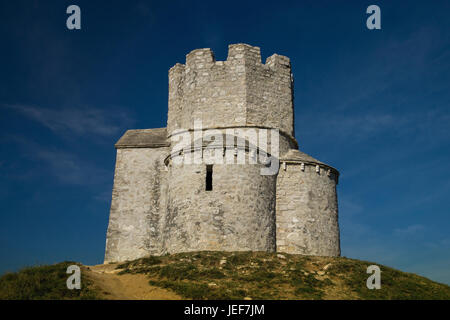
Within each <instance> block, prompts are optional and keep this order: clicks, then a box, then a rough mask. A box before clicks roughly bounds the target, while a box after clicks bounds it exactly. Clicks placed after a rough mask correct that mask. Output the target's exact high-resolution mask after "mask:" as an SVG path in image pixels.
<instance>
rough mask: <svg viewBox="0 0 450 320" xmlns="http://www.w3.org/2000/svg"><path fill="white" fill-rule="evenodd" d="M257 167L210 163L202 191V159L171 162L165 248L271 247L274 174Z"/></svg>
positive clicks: (231, 249) (273, 231)
mask: <svg viewBox="0 0 450 320" xmlns="http://www.w3.org/2000/svg"><path fill="white" fill-rule="evenodd" d="M260 168H261V165H239V164H228V165H227V164H222V165H221V164H214V165H213V177H212V181H213V189H212V190H211V191H206V190H205V184H206V165H205V164H199V165H194V164H191V165H184V164H180V165H172V166H171V168H170V169H169V177H168V182H169V192H168V200H167V215H166V223H165V225H166V227H165V231H164V235H165V236H166V237H167V238H165V243H164V246H165V247H166V249H167V251H168V252H170V253H174V252H183V251H195V250H227V251H241V250H253V251H274V250H275V187H276V177H275V176H261V175H260Z"/></svg>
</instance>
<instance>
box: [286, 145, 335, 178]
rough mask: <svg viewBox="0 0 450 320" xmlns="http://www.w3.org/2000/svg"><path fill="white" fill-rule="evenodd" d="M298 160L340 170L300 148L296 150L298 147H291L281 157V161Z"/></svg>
mask: <svg viewBox="0 0 450 320" xmlns="http://www.w3.org/2000/svg"><path fill="white" fill-rule="evenodd" d="M283 161H286V162H298V163H302V162H303V163H312V164H318V165H322V166H325V167H328V168H330V169H333V170H335V171H336V172H338V171H337V170H336V169H335V168H333V167H332V166H330V165H328V164H326V163H323V162H322V161H319V160H317V159H315V158H313V157H311V156H310V155H308V154H306V153H304V152H302V151H300V150H296V149H290V150H289V151H288V152H286V153H285V154H284V155H282V156H281V157H280V162H283Z"/></svg>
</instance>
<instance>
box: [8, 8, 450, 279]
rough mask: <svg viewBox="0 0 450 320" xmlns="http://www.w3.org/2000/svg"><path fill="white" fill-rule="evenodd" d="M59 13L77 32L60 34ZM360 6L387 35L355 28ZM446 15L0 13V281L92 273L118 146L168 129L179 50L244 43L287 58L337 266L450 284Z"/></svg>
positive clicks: (300, 131) (428, 11) (410, 11)
mask: <svg viewBox="0 0 450 320" xmlns="http://www.w3.org/2000/svg"><path fill="white" fill-rule="evenodd" d="M100 3H102V4H100ZM319 3H320V4H319ZM70 4H77V5H79V6H80V7H81V15H82V30H80V31H69V30H68V29H67V28H66V18H67V16H68V15H67V14H66V13H65V12H66V8H67V6H68V5H70ZM370 4H377V5H379V6H380V7H381V15H382V30H378V31H369V30H368V29H367V28H366V26H365V21H366V18H367V14H366V13H365V11H366V8H367V6H368V5H370ZM449 13H450V2H448V1H343V0H342V1H291V2H281V1H268V2H267V3H266V2H264V1H255V2H247V1H242V0H241V1H236V2H234V1H226V2H223V3H222V2H217V1H207V2H204V3H197V2H194V1H161V2H150V1H148V2H147V1H102V2H100V1H79V0H77V1H75V0H73V1H62V0H58V1H2V3H1V4H0V26H1V28H0V39H1V50H0V67H1V68H0V128H1V131H0V273H2V272H5V271H7V270H17V269H18V268H20V267H22V266H25V265H32V264H36V263H54V262H59V261H62V260H76V261H80V262H83V263H85V264H97V263H101V262H102V259H103V253H104V246H105V234H106V228H107V222H108V215H109V206H110V200H111V188H112V182H113V174H114V163H115V150H114V147H113V145H114V143H115V142H116V141H117V140H118V138H119V137H120V136H121V135H122V134H123V132H124V131H125V130H126V129H130V128H152V127H163V126H165V123H166V119H167V95H168V92H167V88H168V80H167V72H168V69H169V68H170V67H171V66H173V65H174V64H175V63H176V62H181V63H184V61H185V55H186V54H187V53H188V52H189V51H191V50H193V49H196V48H204V47H209V48H212V50H213V51H214V52H215V55H216V59H217V60H224V59H226V55H227V46H228V44H230V43H239V42H244V43H249V44H251V45H256V46H259V47H260V48H261V52H262V55H263V61H265V59H266V58H267V57H268V56H270V55H272V54H273V53H278V54H282V55H286V56H288V57H290V58H291V62H292V65H293V72H294V77H295V124H296V127H295V131H296V135H297V139H298V141H299V144H300V148H301V149H302V150H303V151H305V152H307V153H309V154H311V155H312V156H314V157H316V158H318V159H320V160H322V161H324V162H327V163H329V164H330V165H333V166H334V167H336V168H338V169H339V170H340V172H341V179H340V183H339V186H338V193H339V201H340V203H339V208H340V226H341V238H342V239H341V240H342V243H341V245H342V253H343V255H344V256H348V257H351V258H358V259H365V260H370V261H375V262H377V263H381V264H386V265H389V266H392V267H395V268H399V269H402V270H405V271H409V272H415V273H418V274H421V275H425V276H427V277H429V278H431V279H434V280H437V281H441V282H445V283H448V284H450V233H449V230H450V218H449V213H450V201H449V197H450V129H449V128H450V90H449V89H450V41H449V40H450V39H449V36H450V19H449V18H448V15H449Z"/></svg>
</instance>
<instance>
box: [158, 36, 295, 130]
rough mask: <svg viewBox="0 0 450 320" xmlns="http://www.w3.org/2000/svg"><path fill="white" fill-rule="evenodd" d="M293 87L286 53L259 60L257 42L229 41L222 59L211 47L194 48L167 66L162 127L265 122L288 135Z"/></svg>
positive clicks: (292, 116) (175, 127) (217, 126)
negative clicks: (182, 61) (166, 105)
mask: <svg viewBox="0 0 450 320" xmlns="http://www.w3.org/2000/svg"><path fill="white" fill-rule="evenodd" d="M292 90H293V87H292V77H291V65H290V62H289V58H287V57H284V56H280V55H276V54H274V55H273V56H271V57H269V58H268V59H267V61H266V64H262V63H261V54H260V49H259V48H258V47H252V46H249V45H246V44H234V45H230V46H229V49H228V58H227V60H226V61H216V60H215V58H214V54H213V52H212V51H211V49H197V50H194V51H192V52H190V53H189V54H188V55H187V56H186V65H182V64H179V63H177V64H176V65H175V66H174V67H172V68H171V69H170V71H169V112H168V121H167V129H168V133H169V134H172V133H173V132H174V131H175V130H177V129H193V123H194V120H197V119H199V120H202V124H203V127H204V128H226V127H234V126H239V127H244V126H247V125H249V126H264V127H269V128H278V129H280V131H283V132H285V133H286V134H288V135H291V136H292V137H293V135H294V120H293V119H294V115H293V100H292V97H293V91H292Z"/></svg>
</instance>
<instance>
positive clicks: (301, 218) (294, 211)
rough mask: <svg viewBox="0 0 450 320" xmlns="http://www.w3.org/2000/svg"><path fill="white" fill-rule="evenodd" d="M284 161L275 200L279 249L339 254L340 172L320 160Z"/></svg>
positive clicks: (283, 250) (302, 252) (316, 253)
mask: <svg viewBox="0 0 450 320" xmlns="http://www.w3.org/2000/svg"><path fill="white" fill-rule="evenodd" d="M305 158H308V159H309V158H311V157H310V156H307V157H305ZM281 161H282V163H281V168H280V171H279V173H278V178H277V199H276V203H277V204H276V212H277V217H276V219H277V222H276V224H277V228H276V230H277V240H276V241H277V251H280V252H287V253H300V254H308V255H320V256H339V255H340V245H339V225H338V204H337V195H336V181H337V179H338V173H337V171H336V170H335V169H333V168H331V167H329V166H326V165H324V164H322V163H321V162H317V163H313V162H303V161H300V162H295V161H289V162H288V161H286V160H285V161H286V162H283V159H281ZM284 163H286V164H284ZM302 163H303V166H302ZM317 165H319V167H318V168H317ZM317 171H319V172H317Z"/></svg>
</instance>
